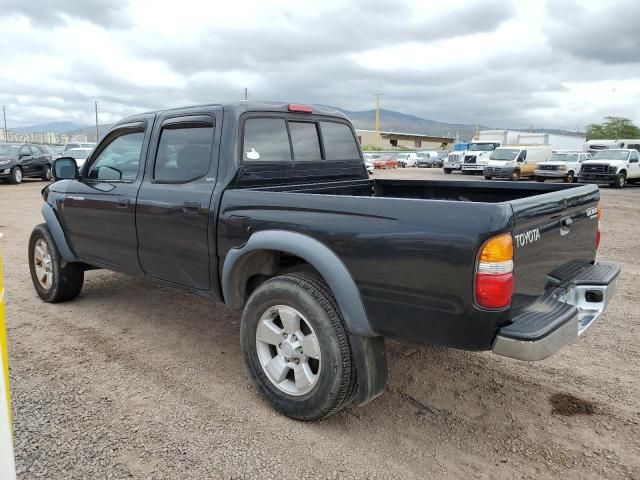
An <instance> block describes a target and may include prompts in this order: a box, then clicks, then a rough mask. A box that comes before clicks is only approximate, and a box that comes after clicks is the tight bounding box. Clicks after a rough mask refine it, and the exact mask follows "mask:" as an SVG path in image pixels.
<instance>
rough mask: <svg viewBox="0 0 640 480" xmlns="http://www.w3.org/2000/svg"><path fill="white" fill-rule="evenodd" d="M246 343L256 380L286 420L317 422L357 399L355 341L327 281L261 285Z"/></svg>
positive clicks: (247, 320) (298, 278)
mask: <svg viewBox="0 0 640 480" xmlns="http://www.w3.org/2000/svg"><path fill="white" fill-rule="evenodd" d="M240 341H241V346H242V352H243V355H244V360H245V363H246V365H247V368H248V370H249V375H250V376H251V380H252V381H253V383H254V384H255V385H256V387H257V388H258V390H259V391H260V393H261V394H262V396H263V397H264V398H265V399H266V400H268V401H269V402H270V403H271V405H272V406H273V407H274V408H275V409H276V410H278V411H279V412H281V413H283V414H285V415H286V416H288V417H291V418H295V419H298V420H317V419H320V418H323V417H326V416H327V415H331V414H333V413H335V412H337V411H339V410H341V409H342V408H344V407H346V406H347V405H349V403H351V401H352V400H353V398H354V396H355V392H356V370H355V364H354V361H353V357H352V354H351V345H350V343H349V337H348V334H347V331H346V329H345V326H344V322H343V320H342V316H341V314H340V310H339V308H338V306H337V304H336V301H335V299H334V298H333V295H332V294H331V291H330V290H329V287H328V286H327V284H326V283H325V282H324V281H323V280H322V279H320V278H318V277H316V276H314V275H310V274H306V273H291V274H287V275H282V276H279V277H275V278H272V279H270V280H267V281H266V282H264V283H263V284H262V285H260V286H259V287H258V288H257V289H256V290H255V291H254V292H253V293H252V294H251V296H250V297H249V300H248V301H247V304H246V306H245V309H244V313H243V315H242V323H241V326H240Z"/></svg>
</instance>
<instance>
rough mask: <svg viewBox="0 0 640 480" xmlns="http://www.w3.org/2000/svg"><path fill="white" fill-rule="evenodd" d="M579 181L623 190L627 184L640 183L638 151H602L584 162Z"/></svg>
mask: <svg viewBox="0 0 640 480" xmlns="http://www.w3.org/2000/svg"><path fill="white" fill-rule="evenodd" d="M578 181H579V182H583V183H597V184H609V185H611V186H613V187H616V188H623V187H624V186H625V185H626V184H627V182H629V183H636V182H639V181H640V163H639V162H638V151H637V150H635V149H630V148H615V149H608V150H600V151H598V152H596V153H595V154H594V155H593V158H592V159H591V160H588V161H585V162H582V168H581V169H580V174H579V175H578Z"/></svg>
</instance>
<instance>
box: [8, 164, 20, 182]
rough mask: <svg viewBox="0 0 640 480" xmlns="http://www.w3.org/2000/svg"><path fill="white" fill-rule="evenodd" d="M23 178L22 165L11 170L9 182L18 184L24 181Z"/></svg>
mask: <svg viewBox="0 0 640 480" xmlns="http://www.w3.org/2000/svg"><path fill="white" fill-rule="evenodd" d="M22 178H23V177H22V169H21V168H20V167H13V170H11V173H10V174H9V183H11V184H13V185H18V184H19V183H22Z"/></svg>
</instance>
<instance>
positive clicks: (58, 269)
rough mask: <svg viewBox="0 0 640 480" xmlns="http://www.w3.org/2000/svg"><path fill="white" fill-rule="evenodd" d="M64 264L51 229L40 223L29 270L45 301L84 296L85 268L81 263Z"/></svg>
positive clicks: (32, 240) (32, 243)
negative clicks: (82, 293)
mask: <svg viewBox="0 0 640 480" xmlns="http://www.w3.org/2000/svg"><path fill="white" fill-rule="evenodd" d="M63 264H64V262H63V261H62V257H60V253H59V252H58V248H57V247H56V244H55V242H54V241H53V238H52V237H51V233H49V228H47V225H46V224H44V223H43V224H40V225H38V226H37V227H36V228H34V229H33V232H31V237H30V238H29V270H30V271H31V281H32V282H33V287H34V288H35V289H36V293H37V294H38V296H39V297H40V298H41V299H42V300H44V301H45V302H50V303H56V302H64V301H66V300H71V299H73V298H75V297H77V296H78V295H80V291H81V290H82V284H83V283H84V269H83V268H82V267H81V266H80V265H79V264H77V263H66V264H64V266H63Z"/></svg>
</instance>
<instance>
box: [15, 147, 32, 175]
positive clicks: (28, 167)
mask: <svg viewBox="0 0 640 480" xmlns="http://www.w3.org/2000/svg"><path fill="white" fill-rule="evenodd" d="M18 159H19V162H18V163H19V165H20V168H22V173H23V174H24V175H25V176H27V175H31V174H33V171H34V166H33V154H32V153H31V148H29V145H23V146H22V147H20V152H19V153H18Z"/></svg>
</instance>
